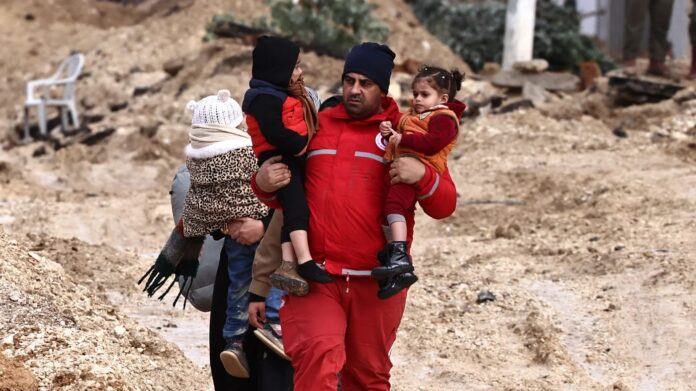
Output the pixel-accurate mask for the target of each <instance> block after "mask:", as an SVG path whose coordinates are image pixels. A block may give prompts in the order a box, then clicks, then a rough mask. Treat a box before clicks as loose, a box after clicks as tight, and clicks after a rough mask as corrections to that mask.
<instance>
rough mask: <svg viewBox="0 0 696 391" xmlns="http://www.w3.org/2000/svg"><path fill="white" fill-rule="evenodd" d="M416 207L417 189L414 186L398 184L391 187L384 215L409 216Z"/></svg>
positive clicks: (385, 203)
mask: <svg viewBox="0 0 696 391" xmlns="http://www.w3.org/2000/svg"><path fill="white" fill-rule="evenodd" d="M415 205H416V189H415V188H414V187H413V186H412V185H407V184H405V183H396V184H393V185H389V191H388V192H387V199H386V201H385V202H384V215H385V216H389V215H392V214H396V215H401V216H407V215H408V214H409V213H413V207H414V206H415Z"/></svg>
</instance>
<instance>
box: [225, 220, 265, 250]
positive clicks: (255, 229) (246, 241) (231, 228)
mask: <svg viewBox="0 0 696 391" xmlns="http://www.w3.org/2000/svg"><path fill="white" fill-rule="evenodd" d="M263 232H264V230H263V222H262V221H261V220H255V219H252V218H249V217H242V218H241V219H237V220H234V221H231V222H229V223H227V234H228V235H229V236H230V237H231V238H232V239H234V240H236V241H237V243H239V244H243V245H245V246H248V245H250V244H254V243H256V242H258V241H259V240H261V238H262V237H263Z"/></svg>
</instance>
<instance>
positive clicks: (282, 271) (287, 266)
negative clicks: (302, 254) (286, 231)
mask: <svg viewBox="0 0 696 391" xmlns="http://www.w3.org/2000/svg"><path fill="white" fill-rule="evenodd" d="M280 248H281V252H282V260H283V261H282V262H281V264H280V267H279V268H278V269H276V271H275V272H273V274H271V285H273V286H274V287H276V288H278V289H282V290H284V291H286V292H288V293H289V294H291V295H295V296H304V295H306V294H307V293H308V292H309V284H307V281H306V280H305V279H304V278H302V276H300V275H299V274H298V273H297V259H296V258H295V252H294V251H293V249H292V243H291V242H289V241H287V242H283V243H281V245H280Z"/></svg>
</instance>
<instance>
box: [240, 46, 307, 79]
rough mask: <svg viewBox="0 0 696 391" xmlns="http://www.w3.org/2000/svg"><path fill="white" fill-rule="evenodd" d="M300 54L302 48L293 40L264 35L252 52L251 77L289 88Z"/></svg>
mask: <svg viewBox="0 0 696 391" xmlns="http://www.w3.org/2000/svg"><path fill="white" fill-rule="evenodd" d="M299 55H300V48H299V46H297V45H296V44H295V43H293V42H292V41H290V40H288V39H285V38H282V37H272V36H268V35H263V36H261V37H259V39H258V40H257V41H256V47H255V48H254V51H253V53H252V54H251V57H252V60H253V63H252V66H251V77H253V78H254V79H257V80H263V81H267V82H269V83H271V84H274V85H276V86H278V87H281V88H287V87H288V86H289V85H290V78H291V77H292V72H293V71H294V70H295V64H297V58H298V57H299Z"/></svg>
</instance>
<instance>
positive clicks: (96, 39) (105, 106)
mask: <svg viewBox="0 0 696 391" xmlns="http://www.w3.org/2000/svg"><path fill="white" fill-rule="evenodd" d="M203 3H205V6H203ZM245 4H246V2H242V1H222V0H215V1H206V2H202V1H174V0H171V1H154V0H152V1H145V2H143V3H142V4H140V5H139V6H137V7H133V6H130V7H126V8H123V7H121V6H118V5H115V4H109V3H108V2H102V1H94V0H70V1H61V2H52V3H50V4H48V5H47V4H46V2H43V1H38V0H27V1H23V0H22V1H20V0H16V1H10V2H8V6H7V7H2V9H0V78H2V82H3V83H4V85H5V86H6V89H4V90H3V91H2V92H1V93H0V103H2V105H0V107H2V108H1V109H0V138H3V137H2V136H5V137H4V141H0V143H2V145H3V146H4V147H3V149H0V307H1V308H2V311H0V353H1V354H0V390H25V389H26V390H33V389H46V390H48V389H61V390H87V389H89V390H94V389H102V390H159V389H172V390H173V389H177V390H199V389H200V390H206V389H209V370H208V367H207V360H208V358H207V338H208V335H207V315H206V314H203V313H200V312H196V311H195V310H193V309H187V310H186V311H182V310H181V309H180V308H179V309H172V308H171V304H170V302H165V303H161V302H158V301H156V300H153V299H148V298H146V297H145V295H144V294H142V293H141V292H140V290H139V288H138V287H137V286H136V284H135V282H136V280H137V279H138V277H139V276H140V275H141V274H142V273H143V272H144V271H145V270H146V268H147V267H148V266H149V265H150V264H151V262H152V261H153V259H154V257H155V256H156V253H157V251H158V250H159V248H160V246H161V245H162V243H163V242H164V240H165V239H166V237H167V233H168V231H169V230H170V229H171V226H172V217H171V210H170V204H169V199H168V191H169V183H170V181H171V178H172V176H173V174H174V173H175V171H176V168H177V167H178V165H179V164H181V162H182V155H183V153H182V151H183V147H184V146H185V144H186V142H187V134H186V132H187V127H186V121H188V120H189V119H188V118H187V117H186V115H185V113H184V110H183V107H184V105H185V103H186V102H187V101H188V100H189V99H197V98H198V97H200V96H203V95H206V94H210V93H212V92H214V91H215V90H217V89H218V88H223V87H226V88H229V89H231V90H232V91H233V95H235V97H236V98H240V97H241V94H242V92H243V89H244V86H245V85H246V81H247V80H248V78H249V73H250V72H249V65H250V53H251V47H249V46H247V45H245V44H244V43H243V42H241V41H234V40H232V41H224V42H216V43H208V44H203V43H202V42H201V37H202V36H203V26H204V25H205V23H206V22H207V21H208V20H209V19H210V17H211V16H212V15H214V14H216V13H220V12H222V11H229V10H232V11H234V12H236V13H238V14H239V15H240V16H242V17H246V18H251V17H254V16H258V15H261V14H263V12H264V8H263V7H262V6H261V5H260V4H259V7H248V6H245ZM384 4H387V5H383V6H382V7H383V8H381V9H380V10H379V15H380V17H382V18H384V19H385V20H387V21H389V22H390V23H392V24H394V31H397V32H398V34H395V36H394V37H392V38H390V44H391V45H392V46H393V47H395V48H396V49H397V51H398V52H399V55H400V58H404V57H406V53H407V49H408V46H407V43H408V42H410V41H412V40H413V39H415V38H413V37H419V38H420V39H423V40H426V41H429V43H428V44H421V45H420V46H419V47H420V48H422V49H423V50H426V49H427V48H430V49H428V50H430V52H418V53H419V55H422V56H435V57H437V58H442V59H443V62H448V61H450V60H451V63H448V64H445V65H456V66H463V64H458V63H457V60H456V59H453V58H452V57H451V56H452V54H451V53H450V52H448V51H447V50H446V49H444V47H442V46H441V44H439V43H437V42H436V41H435V40H434V39H433V38H432V37H431V36H429V35H428V34H426V33H424V32H423V30H422V28H421V27H420V26H418V25H417V22H415V19H414V18H413V16H412V14H409V13H408V12H409V11H408V8H407V7H406V6H405V4H404V3H402V2H400V1H390V2H385V3H384ZM172 7H174V8H172ZM177 7H178V8H177ZM162 10H172V11H171V12H170V13H167V12H163V11H162ZM28 15H31V17H29V16H28ZM390 18H391V19H390ZM39 27H41V28H39ZM407 34H411V35H407ZM405 37H406V38H408V39H406V38H405ZM27 42H29V43H30V44H27ZM72 50H79V51H81V52H83V53H85V54H86V57H87V62H86V67H85V73H86V76H84V77H83V78H82V79H81V81H80V83H81V84H80V86H79V87H78V95H79V96H80V106H81V112H83V113H85V114H86V115H88V116H90V117H91V118H92V119H91V120H90V123H89V127H90V128H91V129H92V131H93V132H99V131H103V130H107V129H109V128H111V129H114V132H113V134H112V135H111V136H109V137H107V138H106V139H105V140H104V141H102V142H99V143H96V144H95V145H91V146H88V145H85V144H80V143H75V144H70V142H71V140H74V138H69V137H67V138H66V137H62V136H59V137H58V141H59V143H60V145H61V146H63V145H67V146H65V147H62V148H59V149H58V150H54V145H56V142H38V141H37V142H33V143H30V144H26V145H18V144H17V140H18V137H17V135H16V134H15V133H14V130H13V129H14V127H15V125H17V124H18V123H19V122H20V118H21V102H22V99H23V94H24V83H26V81H27V80H29V79H32V78H35V77H39V76H45V75H48V74H50V70H51V69H52V68H53V67H55V65H56V64H57V62H58V61H59V59H61V58H63V57H64V56H65V55H67V54H68V53H70V52H71V51H72ZM433 51H434V53H433ZM409 53H410V52H409ZM168 61H174V62H179V63H181V64H183V65H182V66H181V70H180V71H179V72H178V73H176V75H171V74H167V73H166V72H165V71H164V70H163V65H164V64H165V63H167V62H168ZM305 63H306V64H307V71H306V73H307V77H306V78H307V80H308V81H309V82H310V84H312V81H314V84H315V85H316V86H317V87H318V88H319V90H320V91H321V92H322V96H323V97H324V98H325V97H326V96H327V94H328V93H329V90H330V89H331V88H332V86H333V84H335V81H336V79H337V76H338V75H340V70H341V63H340V61H339V60H335V59H330V58H325V57H320V56H316V55H314V54H312V53H307V54H306V55H305ZM136 88H141V90H142V89H145V92H144V93H142V94H139V95H137V96H134V91H135V89H136ZM689 91H691V92H688V91H687V93H684V94H682V95H681V98H679V99H674V100H668V101H665V102H662V103H657V104H649V105H642V106H632V107H628V108H615V107H613V106H612V105H611V101H610V98H609V97H608V95H607V94H606V91H604V90H603V89H601V88H600V89H599V91H595V92H585V93H577V94H568V95H562V96H559V97H556V99H555V101H554V102H551V103H548V104H546V105H543V106H542V107H539V108H537V109H527V110H520V111H516V112H513V113H509V114H502V115H492V114H488V115H482V116H479V117H476V118H473V119H467V120H465V122H464V123H463V124H462V127H461V129H462V135H461V136H460V141H459V144H458V146H457V147H456V148H455V150H454V151H453V153H452V155H451V159H450V170H451V172H452V174H453V177H454V179H455V181H456V183H457V186H458V192H459V198H458V202H459V205H458V209H457V211H456V213H455V215H454V216H452V217H450V218H448V219H445V220H442V221H435V220H432V219H429V218H428V217H427V216H424V215H420V214H419V216H418V217H417V227H416V238H415V242H414V247H413V256H414V259H415V262H416V267H417V274H418V275H419V277H420V281H419V282H418V283H417V284H416V285H414V286H413V288H412V289H411V291H410V293H409V300H408V305H407V309H406V313H405V315H404V318H403V321H402V324H401V327H400V329H399V334H398V338H397V342H396V344H395V346H394V349H393V351H392V361H393V363H394V368H393V370H392V383H393V389H395V390H400V391H411V390H436V389H439V390H448V391H449V390H452V391H459V390H618V391H628V390H634V391H643V390H645V391H652V390H691V389H694V390H696V386H694V384H696V372H695V371H694V370H693V368H695V367H696V326H695V325H696V304H695V303H696V270H695V269H696V266H694V263H693V259H695V258H696V243H695V242H694V240H693V238H694V234H696V223H695V220H694V218H693V211H694V207H695V206H696V190H695V189H696V166H695V165H694V164H695V162H696V94H694V93H693V90H689ZM462 98H465V97H462ZM124 104H125V107H123V108H121V106H123V105H124ZM618 128H621V129H622V130H623V131H625V132H626V135H627V137H617V136H615V135H614V133H617V132H616V130H617V129H618ZM56 134H57V131H56ZM483 290H487V291H490V292H491V293H493V294H494V295H495V297H496V300H495V301H491V302H485V303H481V304H477V298H478V296H479V294H480V292H481V291H483ZM8 379H9V380H8Z"/></svg>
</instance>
